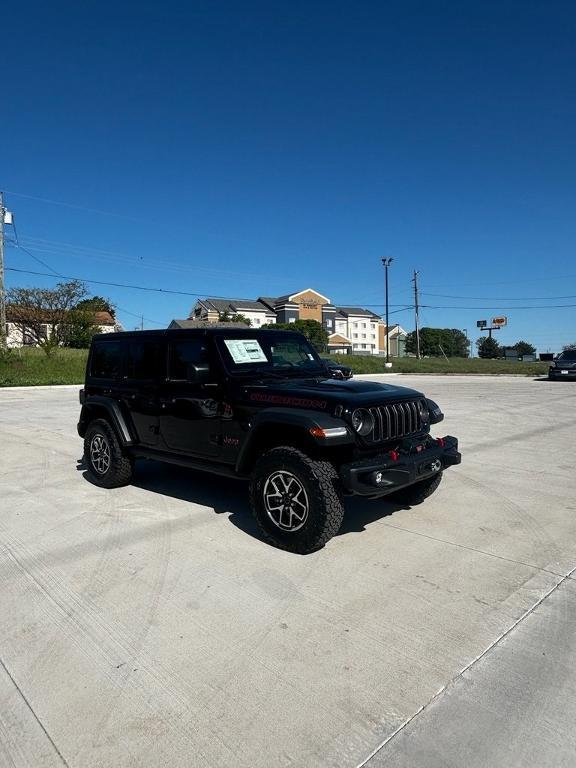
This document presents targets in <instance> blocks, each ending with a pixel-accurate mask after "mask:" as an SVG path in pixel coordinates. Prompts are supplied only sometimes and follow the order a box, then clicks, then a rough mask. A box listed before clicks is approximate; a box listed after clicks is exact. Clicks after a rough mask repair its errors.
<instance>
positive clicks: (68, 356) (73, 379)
mask: <svg viewBox="0 0 576 768" xmlns="http://www.w3.org/2000/svg"><path fill="white" fill-rule="evenodd" d="M87 356H88V350H87V349H58V350H56V352H54V353H53V354H52V355H51V356H50V357H47V356H46V355H45V354H44V352H42V350H41V349H35V348H24V349H10V350H8V352H7V353H6V352H5V353H1V352H0V387H34V386H39V385H41V384H82V383H83V381H84V371H85V369H86V358H87Z"/></svg>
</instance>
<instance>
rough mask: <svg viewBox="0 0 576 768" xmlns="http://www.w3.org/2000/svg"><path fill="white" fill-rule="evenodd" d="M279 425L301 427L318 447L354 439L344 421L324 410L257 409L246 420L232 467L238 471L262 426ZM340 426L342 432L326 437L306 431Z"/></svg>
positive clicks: (279, 426) (240, 469)
mask: <svg viewBox="0 0 576 768" xmlns="http://www.w3.org/2000/svg"><path fill="white" fill-rule="evenodd" d="M283 425H285V426H289V427H296V428H298V429H300V430H302V434H303V435H305V436H306V438H307V439H309V440H311V441H313V442H314V443H315V444H316V445H318V446H320V447H322V448H325V447H327V446H335V445H349V444H351V443H354V442H355V440H354V436H353V435H352V433H351V432H350V431H349V430H348V429H347V428H346V424H345V422H344V421H343V420H342V419H337V418H335V417H333V416H330V415H329V414H327V413H319V412H318V411H312V410H307V409H300V408H298V409H296V408H266V409H265V410H262V411H260V412H259V413H257V414H256V415H255V416H254V418H253V419H252V420H251V422H250V425H249V432H248V436H247V437H246V439H245V440H244V442H243V443H242V447H241V448H240V452H239V454H238V458H237V460H236V471H237V472H239V473H241V472H243V470H244V468H245V465H246V462H247V459H248V456H249V455H250V452H251V450H252V448H253V446H254V445H255V444H256V442H257V441H258V437H259V435H260V434H262V432H263V431H264V429H266V428H267V427H270V426H276V427H278V428H279V429H281V428H282V426H283ZM342 427H344V428H346V433H345V434H340V435H335V436H333V437H332V436H331V437H329V438H322V437H318V436H316V435H314V434H313V433H312V432H311V431H310V430H312V429H324V430H327V429H342Z"/></svg>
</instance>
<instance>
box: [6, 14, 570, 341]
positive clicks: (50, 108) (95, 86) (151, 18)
mask: <svg viewBox="0 0 576 768" xmlns="http://www.w3.org/2000/svg"><path fill="white" fill-rule="evenodd" d="M2 17H3V24H2V26H3V33H2V49H1V51H2V59H3V67H2V69H3V83H2V102H1V106H0V139H1V143H0V146H1V147H2V153H1V156H0V157H1V160H0V189H3V190H4V192H5V205H6V206H7V207H8V208H9V209H10V210H11V211H13V212H14V214H15V220H16V225H17V231H18V236H19V241H20V243H21V244H22V245H23V246H25V247H26V249H27V250H28V251H30V253H32V254H33V255H34V256H36V257H37V258H39V259H41V260H42V261H43V262H45V263H46V264H47V265H49V267H50V268H51V269H52V270H53V271H56V272H59V273H60V274H62V275H71V276H80V277H83V278H87V279H88V278H90V279H93V280H102V281H110V282H117V283H131V284H137V285H142V286H148V287H155V288H159V287H161V288H165V289H172V290H177V291H184V292H188V293H197V294H201V295H218V296H231V297H238V296H239V297H246V298H248V297H254V296H257V295H264V296H266V295H267V296H273V295H282V294H285V293H290V292H292V291H297V290H300V289H302V288H306V287H313V288H316V289H317V290H319V291H320V292H321V293H323V294H324V295H326V296H328V297H330V298H331V299H332V300H333V302H335V303H340V304H343V305H351V304H352V305H355V304H358V305H364V306H371V307H372V308H373V309H374V310H375V311H383V306H382V305H383V301H384V299H383V269H382V266H381V263H380V259H381V257H382V256H393V257H394V263H393V265H392V267H391V272H390V286H391V291H390V302H391V304H392V305H394V306H393V307H391V310H398V309H401V308H402V307H401V306H397V305H409V304H411V302H412V293H411V283H410V278H411V276H412V271H413V270H414V269H417V270H419V272H420V277H419V279H420V287H421V291H422V295H421V302H422V304H423V305H424V306H423V309H422V314H421V322H422V324H423V325H433V326H441V327H457V328H467V329H468V331H469V335H471V336H472V338H476V337H477V334H476V331H475V323H476V320H478V319H484V318H488V319H489V318H490V317H491V316H493V315H497V314H506V315H507V316H508V318H509V326H508V328H507V329H505V330H502V331H499V332H498V335H497V338H498V339H499V340H500V341H501V342H502V343H514V342H515V341H517V340H518V339H520V338H525V339H528V340H529V341H532V342H533V343H534V344H536V345H537V347H538V348H539V350H541V351H544V350H546V349H551V350H558V349H559V348H560V346H561V345H562V344H565V343H568V342H572V341H575V340H576V322H575V321H576V308H575V307H562V308H554V305H570V304H572V305H576V259H575V245H576V215H575V204H576V153H575V149H576V98H575V97H576V93H575V91H576V46H575V45H574V40H575V39H576V5H575V4H574V3H573V2H555V1H554V0H552V1H551V2H547V3H543V2H531V1H530V0H523V1H522V2H510V1H507V0H502V1H499V2H491V1H488V2H486V1H483V2H479V1H478V2H467V1H466V0H460V1H459V2H456V1H455V0H454V1H453V2H442V1H441V0H438V2H430V1H429V0H426V2H417V1H416V0H401V1H400V0H399V1H398V2H384V1H378V2H373V1H372V0H366V1H365V2H362V3H358V2H352V1H350V2H340V1H339V0H332V1H331V2H327V1H322V2H319V1H318V0H316V1H315V0H307V1H306V2H301V1H300V0H291V2H289V3H288V2H284V3H279V2H273V1H271V0H266V1H262V2H253V1H252V0H243V1H242V2H241V1H240V0H238V1H236V2H232V1H222V0H212V1H211V2H200V1H199V0H198V1H192V2H173V1H172V0H167V2H164V3H151V2H147V1H144V2H139V3H131V2H124V3H119V2H116V3H114V4H112V3H108V2H98V3H96V2H81V3H78V2H58V0H56V2H54V3H44V2H42V3H40V2H21V3H13V4H12V6H11V7H9V8H8V7H7V8H5V9H4V10H3V13H2ZM47 201H55V202H47ZM56 203H58V204H56ZM60 203H66V205H63V204H60ZM7 236H9V237H10V236H12V233H11V232H10V230H9V229H8V231H7ZM6 266H7V267H9V268H16V269H23V270H33V271H34V270H35V271H44V272H45V271H47V270H46V268H45V267H43V266H42V265H40V264H39V263H38V262H37V261H35V260H34V259H33V258H32V256H30V255H29V254H28V253H26V252H25V251H24V250H22V249H16V248H14V247H8V248H7V249H6ZM6 277H7V284H8V286H12V285H32V284H36V285H53V284H54V283H55V282H56V279H57V278H51V277H42V276H34V275H26V274H24V273H18V272H13V271H10V270H9V271H7V274H6ZM89 287H90V289H91V291H92V292H94V293H98V294H102V295H105V296H109V297H110V298H111V299H112V300H113V301H114V302H115V303H117V305H118V307H119V311H118V315H119V318H120V320H121V322H122V323H123V324H124V326H125V327H126V328H132V327H134V326H135V325H137V324H138V323H139V320H138V319H137V317H136V316H139V315H141V314H143V315H144V316H145V318H147V319H146V320H145V327H151V328H152V327H159V326H160V325H165V324H167V323H168V322H169V321H170V320H171V319H172V318H173V317H185V316H186V315H187V313H188V311H189V309H190V307H191V306H192V304H193V303H194V301H195V298H194V297H193V296H182V295H168V294H165V295H162V294H159V293H152V292H141V291H136V290H126V289H120V288H114V287H106V286H98V285H90V286H89ZM563 297H567V298H563ZM435 307H441V308H438V309H437V308H435ZM519 307H536V308H531V309H523V308H522V309H520V308H519ZM391 319H394V320H397V321H399V322H400V323H401V324H402V325H403V326H404V327H405V328H406V329H408V330H411V329H413V327H414V316H413V311H412V310H410V309H408V310H405V311H401V312H398V313H397V314H394V315H391Z"/></svg>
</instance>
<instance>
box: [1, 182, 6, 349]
mask: <svg viewBox="0 0 576 768" xmlns="http://www.w3.org/2000/svg"><path fill="white" fill-rule="evenodd" d="M5 347H6V294H5V288H4V195H3V194H2V192H1V191H0V348H2V349H4V348H5Z"/></svg>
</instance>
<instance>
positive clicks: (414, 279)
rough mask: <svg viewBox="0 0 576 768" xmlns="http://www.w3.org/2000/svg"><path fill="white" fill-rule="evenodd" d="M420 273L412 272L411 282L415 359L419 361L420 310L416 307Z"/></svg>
mask: <svg viewBox="0 0 576 768" xmlns="http://www.w3.org/2000/svg"><path fill="white" fill-rule="evenodd" d="M419 274H420V273H419V272H417V271H416V270H414V277H413V278H412V282H413V283H414V321H415V324H416V357H417V358H418V359H420V316H419V313H420V308H419V306H418V275H419Z"/></svg>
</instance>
